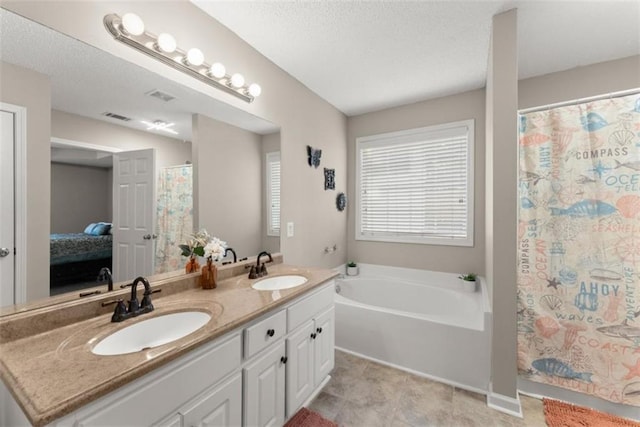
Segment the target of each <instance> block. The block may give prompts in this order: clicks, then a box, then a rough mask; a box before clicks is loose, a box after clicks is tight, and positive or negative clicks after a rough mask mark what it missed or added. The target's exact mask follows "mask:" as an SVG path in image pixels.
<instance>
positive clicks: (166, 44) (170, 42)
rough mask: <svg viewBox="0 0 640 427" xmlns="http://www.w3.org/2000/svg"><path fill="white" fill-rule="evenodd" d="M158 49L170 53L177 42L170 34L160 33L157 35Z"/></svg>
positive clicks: (174, 48)
mask: <svg viewBox="0 0 640 427" xmlns="http://www.w3.org/2000/svg"><path fill="white" fill-rule="evenodd" d="M157 44H158V49H160V50H161V51H163V52H165V53H171V52H174V51H175V50H176V47H177V44H176V39H174V38H173V36H172V35H171V34H167V33H161V34H160V35H159V36H158V42H157Z"/></svg>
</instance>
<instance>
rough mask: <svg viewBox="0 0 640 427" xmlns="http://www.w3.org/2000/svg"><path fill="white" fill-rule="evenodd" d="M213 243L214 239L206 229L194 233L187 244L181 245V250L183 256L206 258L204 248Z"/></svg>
mask: <svg viewBox="0 0 640 427" xmlns="http://www.w3.org/2000/svg"><path fill="white" fill-rule="evenodd" d="M218 240H219V239H218ZM211 241H212V237H211V235H210V234H209V232H208V231H207V230H206V229H204V228H202V229H201V230H200V231H198V232H197V233H193V234H192V235H191V237H190V238H189V240H187V242H186V243H185V244H182V245H179V247H180V249H181V250H182V256H194V255H197V256H205V249H204V248H205V247H206V246H207V244H208V243H209V242H211ZM223 243H224V242H223ZM225 244H226V243H225Z"/></svg>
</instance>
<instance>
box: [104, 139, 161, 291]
mask: <svg viewBox="0 0 640 427" xmlns="http://www.w3.org/2000/svg"><path fill="white" fill-rule="evenodd" d="M155 182H156V172H155V150H154V149H152V148H151V149H147V150H138V151H126V152H121V153H117V154H114V156H113V228H112V230H113V231H112V233H113V276H114V280H116V281H124V280H133V279H134V278H135V277H137V276H147V275H150V274H152V273H153V261H154V253H155V238H154V237H155V236H154V234H153V232H154V230H155V227H154V226H155V217H156V197H155Z"/></svg>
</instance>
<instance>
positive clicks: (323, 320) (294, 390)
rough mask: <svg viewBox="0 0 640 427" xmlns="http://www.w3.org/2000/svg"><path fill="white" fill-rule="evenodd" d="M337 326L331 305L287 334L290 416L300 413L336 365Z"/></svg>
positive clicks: (288, 410) (288, 412)
mask: <svg viewBox="0 0 640 427" xmlns="http://www.w3.org/2000/svg"><path fill="white" fill-rule="evenodd" d="M334 329H335V328H334V309H333V307H331V308H330V309H329V310H326V311H324V312H322V313H319V314H318V315H317V316H315V317H314V318H313V319H312V320H309V321H308V322H306V323H304V324H303V326H300V327H299V328H297V329H296V331H295V332H294V333H292V334H290V335H289V337H288V338H287V359H288V360H287V417H291V416H292V415H293V414H295V413H296V411H297V410H298V409H299V408H300V407H301V406H302V405H303V404H304V403H305V402H306V401H307V399H308V398H309V397H310V396H311V393H312V392H313V391H314V390H316V389H317V388H318V386H320V384H321V383H322V382H323V381H324V379H325V378H327V375H329V372H331V370H332V369H333V366H334V348H333V347H334V342H335V339H334V337H335V332H334Z"/></svg>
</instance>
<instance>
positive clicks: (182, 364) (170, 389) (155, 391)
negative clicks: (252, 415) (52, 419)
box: [53, 332, 242, 427]
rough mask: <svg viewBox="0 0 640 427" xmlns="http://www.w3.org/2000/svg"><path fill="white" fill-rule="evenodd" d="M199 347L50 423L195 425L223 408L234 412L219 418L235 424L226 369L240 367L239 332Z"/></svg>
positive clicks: (82, 426) (238, 398) (237, 407)
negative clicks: (232, 421)
mask: <svg viewBox="0 0 640 427" xmlns="http://www.w3.org/2000/svg"><path fill="white" fill-rule="evenodd" d="M203 347H204V348H201V349H197V350H194V351H193V352H191V353H190V354H187V355H186V356H183V357H181V358H179V359H178V360H176V361H175V362H171V363H169V364H167V365H166V366H164V367H162V368H160V369H158V370H156V371H154V372H152V373H150V374H148V375H145V376H143V377H142V378H140V379H138V380H136V381H135V382H133V383H131V384H128V385H126V386H124V387H122V388H120V389H119V390H117V391H115V392H113V393H111V394H109V395H108V396H105V397H104V398H102V399H99V400H97V401H96V402H93V403H91V404H89V405H87V406H85V407H84V408H82V409H79V410H78V411H76V412H74V413H73V414H71V415H69V416H67V417H64V418H62V419H60V420H58V421H57V422H56V423H54V424H53V425H55V426H56V427H63V426H64V427H66V426H74V427H86V426H116V425H123V426H124V425H132V426H133V425H136V426H138V425H140V426H142V425H163V426H169V425H171V426H197V425H199V423H201V421H202V420H205V419H209V418H212V419H221V418H220V415H219V412H220V411H222V410H227V409H230V410H232V411H233V410H234V411H235V412H232V413H230V414H229V415H227V414H225V415H224V417H226V419H229V420H231V419H234V420H237V421H238V423H239V420H240V418H241V415H242V412H241V408H242V390H241V381H240V375H239V373H237V374H236V375H235V376H233V375H231V378H230V379H229V378H227V377H229V376H230V374H231V373H232V372H238V371H239V369H240V366H241V362H242V359H241V354H242V342H241V339H240V333H238V332H236V333H233V334H232V335H231V336H229V337H226V338H221V339H219V340H216V341H214V342H213V343H210V344H205V345H204V346H203ZM236 377H237V379H236ZM221 380H222V381H221ZM234 381H235V383H234ZM229 383H231V384H232V385H229ZM234 385H235V388H234ZM223 419H224V418H223ZM204 425H208V426H211V425H221V426H222V425H234V424H210V423H207V424H204ZM235 425H237V424H235Z"/></svg>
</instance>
